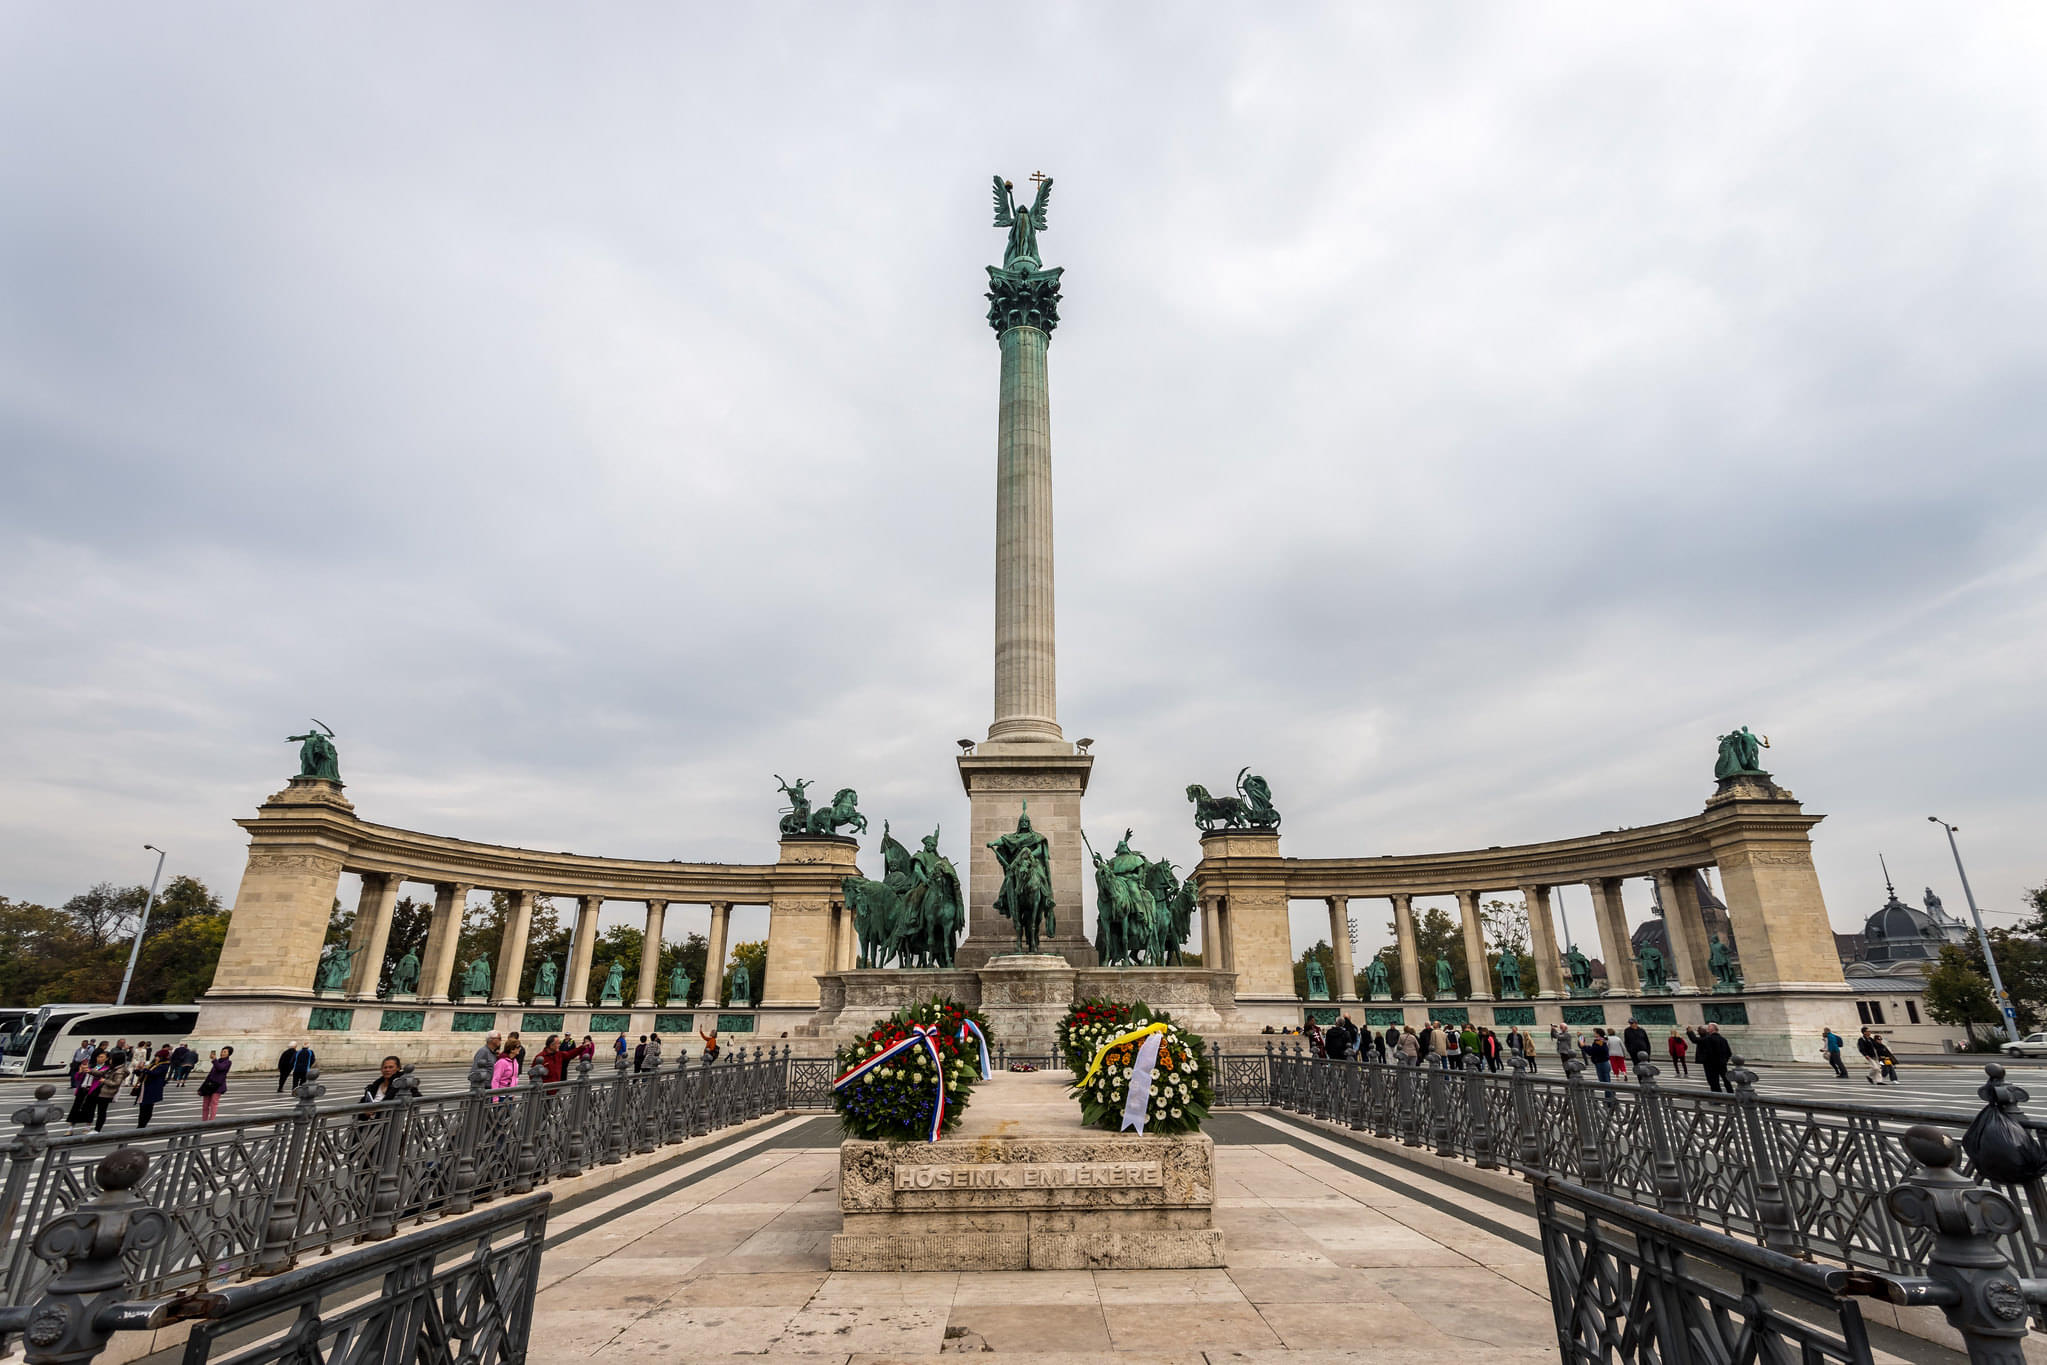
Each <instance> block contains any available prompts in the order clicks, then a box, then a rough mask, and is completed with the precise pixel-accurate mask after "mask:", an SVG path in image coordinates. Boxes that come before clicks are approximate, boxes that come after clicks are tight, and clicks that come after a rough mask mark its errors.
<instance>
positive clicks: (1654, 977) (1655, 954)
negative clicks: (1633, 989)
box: [1635, 943, 1670, 991]
mask: <svg viewBox="0 0 2047 1365" xmlns="http://www.w3.org/2000/svg"><path fill="white" fill-rule="evenodd" d="M1635 965H1636V967H1637V968H1638V969H1639V970H1640V971H1641V973H1642V989H1643V990H1645V991H1667V990H1669V989H1670V959H1669V958H1667V957H1665V956H1664V955H1663V950H1662V949H1661V948H1658V947H1657V946H1656V945H1655V944H1653V943H1645V944H1643V945H1642V955H1641V956H1640V957H1638V958H1636V959H1635Z"/></svg>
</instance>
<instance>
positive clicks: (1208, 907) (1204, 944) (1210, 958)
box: [1201, 896, 1228, 971]
mask: <svg viewBox="0 0 2047 1365" xmlns="http://www.w3.org/2000/svg"><path fill="white" fill-rule="evenodd" d="M1218 899H1220V897H1216V896H1203V897H1202V898H1201V965H1202V966H1204V967H1213V968H1216V969H1218V970H1223V971H1227V970H1228V968H1227V967H1224V966H1223V962H1224V959H1225V957H1226V956H1227V955H1226V954H1225V953H1224V952H1223V929H1222V914H1221V912H1220V911H1219V910H1218V909H1217V907H1216V901H1217V900H1218Z"/></svg>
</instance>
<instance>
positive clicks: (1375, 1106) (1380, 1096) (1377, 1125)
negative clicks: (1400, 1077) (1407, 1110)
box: [1365, 1062, 1394, 1138]
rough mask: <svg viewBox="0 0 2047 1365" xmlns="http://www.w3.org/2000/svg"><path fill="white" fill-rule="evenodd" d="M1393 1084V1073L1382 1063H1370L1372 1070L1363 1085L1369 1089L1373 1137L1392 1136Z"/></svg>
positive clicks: (1367, 1074)
mask: <svg viewBox="0 0 2047 1365" xmlns="http://www.w3.org/2000/svg"><path fill="white" fill-rule="evenodd" d="M1393 1082H1394V1078H1393V1073H1392V1072H1391V1071H1390V1070H1388V1069H1387V1067H1386V1064H1385V1063H1384V1062H1374V1063H1372V1069H1371V1070H1370V1071H1368V1072H1367V1073H1366V1074H1365V1083H1366V1084H1367V1085H1368V1086H1370V1087H1371V1096H1372V1135H1373V1136H1374V1137H1382V1138H1391V1137H1392V1136H1393Z"/></svg>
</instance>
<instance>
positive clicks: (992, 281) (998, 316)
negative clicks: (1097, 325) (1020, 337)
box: [986, 262, 1066, 343]
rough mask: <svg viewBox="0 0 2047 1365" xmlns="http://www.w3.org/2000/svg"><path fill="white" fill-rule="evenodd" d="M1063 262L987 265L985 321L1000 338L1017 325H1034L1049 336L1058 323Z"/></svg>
mask: <svg viewBox="0 0 2047 1365" xmlns="http://www.w3.org/2000/svg"><path fill="white" fill-rule="evenodd" d="M1065 273H1066V268H1065V267H1064V266H1054V267H1053V268H1052V269H1050V270H1033V269H1031V268H1029V267H1028V266H1026V265H1024V264H1023V263H1022V262H1018V263H1017V264H1016V265H1013V266H1010V267H1007V268H1004V267H1002V266H995V265H991V266H989V267H988V293H987V296H986V297H987V299H988V325H989V326H990V327H992V328H994V329H995V336H996V339H997V340H998V341H999V340H1001V339H1002V338H1003V337H1004V336H1006V335H1007V334H1008V333H1009V332H1011V331H1014V330H1016V329H1017V328H1020V327H1029V328H1034V329H1035V330H1037V331H1039V332H1042V333H1044V334H1045V340H1046V341H1047V342H1048V343H1049V342H1050V341H1051V340H1052V329H1053V328H1055V327H1057V326H1058V325H1059V277H1060V276H1061V275H1063V274H1065Z"/></svg>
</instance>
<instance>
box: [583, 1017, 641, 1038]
mask: <svg viewBox="0 0 2047 1365" xmlns="http://www.w3.org/2000/svg"><path fill="white" fill-rule="evenodd" d="M632 1026H633V1017H632V1016H631V1015H630V1014H593V1015H591V1016H590V1032H592V1033H624V1032H625V1031H626V1030H627V1029H629V1028H631V1027H632Z"/></svg>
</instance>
